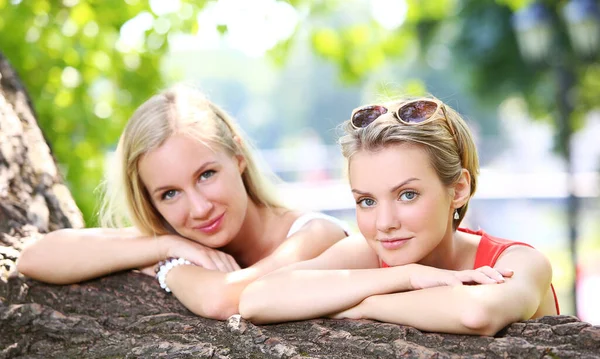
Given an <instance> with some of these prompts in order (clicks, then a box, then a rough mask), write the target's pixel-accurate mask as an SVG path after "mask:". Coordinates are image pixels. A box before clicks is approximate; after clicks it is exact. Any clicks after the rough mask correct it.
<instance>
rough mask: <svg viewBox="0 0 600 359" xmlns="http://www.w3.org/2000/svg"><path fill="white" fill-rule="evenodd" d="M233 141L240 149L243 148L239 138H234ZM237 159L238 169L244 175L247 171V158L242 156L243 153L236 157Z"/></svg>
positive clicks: (239, 152)
mask: <svg viewBox="0 0 600 359" xmlns="http://www.w3.org/2000/svg"><path fill="white" fill-rule="evenodd" d="M233 141H234V142H235V143H236V144H237V146H238V148H242V139H241V138H240V137H239V136H233ZM235 158H236V160H237V162H238V169H239V171H240V174H242V173H244V171H245V170H246V157H244V155H242V154H241V151H238V153H237V154H236V155H235Z"/></svg>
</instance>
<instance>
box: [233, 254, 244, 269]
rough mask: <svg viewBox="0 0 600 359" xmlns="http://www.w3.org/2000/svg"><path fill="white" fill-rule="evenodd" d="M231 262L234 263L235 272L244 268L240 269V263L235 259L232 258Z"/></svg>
mask: <svg viewBox="0 0 600 359" xmlns="http://www.w3.org/2000/svg"><path fill="white" fill-rule="evenodd" d="M231 261H232V262H233V270H234V271H236V270H240V269H242V267H240V265H239V264H238V262H237V261H236V260H235V259H234V258H233V257H231Z"/></svg>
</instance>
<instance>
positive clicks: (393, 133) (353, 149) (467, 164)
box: [339, 97, 479, 229]
mask: <svg viewBox="0 0 600 359" xmlns="http://www.w3.org/2000/svg"><path fill="white" fill-rule="evenodd" d="M418 100H426V101H434V102H436V103H437V104H438V109H437V111H436V113H435V114H434V116H435V118H432V119H430V120H427V121H424V122H423V123H419V124H414V125H412V124H411V125H407V124H404V123H401V122H399V121H398V120H397V119H396V118H395V116H396V115H392V114H391V112H392V111H396V110H397V109H399V108H400V107H402V106H403V105H405V104H407V103H409V102H412V101H418ZM384 107H386V108H387V109H388V113H387V114H386V115H385V116H386V118H385V119H384V118H381V119H377V120H376V121H374V122H373V123H371V124H370V125H368V126H366V127H363V128H359V129H355V128H353V126H352V124H351V122H350V120H348V121H346V122H344V123H343V124H342V126H343V129H344V131H345V135H343V136H342V137H340V139H339V144H340V145H341V147H342V154H343V155H344V157H345V158H346V159H348V165H350V159H351V157H352V156H353V155H354V154H355V153H357V152H358V151H361V150H366V151H377V150H380V149H382V148H384V147H386V146H388V145H392V144H400V143H410V144H414V145H417V146H419V147H420V148H423V149H424V150H425V151H426V152H427V153H428V156H429V159H430V162H431V165H432V167H433V168H434V170H435V172H436V173H437V175H438V177H439V179H440V180H441V181H442V183H443V184H444V185H446V186H451V185H453V184H455V183H457V181H458V180H459V178H460V175H461V172H462V169H463V168H464V169H466V170H467V171H469V174H470V175H471V192H470V196H469V199H470V198H471V197H472V196H473V194H475V190H476V189H477V176H478V174H479V159H478V155H477V148H476V147H475V141H474V140H473V136H472V134H471V131H470V130H469V127H468V126H467V124H466V122H465V121H464V120H463V119H462V117H461V116H460V115H459V114H458V113H457V112H456V111H454V110H453V109H452V108H450V107H448V106H447V105H445V104H444V103H443V102H442V101H440V100H438V99H436V98H434V97H423V98H406V99H401V100H396V101H392V102H389V103H387V104H385V105H384ZM392 116H394V118H392ZM444 117H445V118H446V119H444ZM468 205H469V202H468V200H467V203H466V204H465V205H464V206H462V207H461V208H459V209H458V214H459V218H458V219H454V220H453V221H454V222H453V228H454V229H456V228H458V226H459V224H460V222H462V220H463V218H464V217H465V214H466V213H467V208H468Z"/></svg>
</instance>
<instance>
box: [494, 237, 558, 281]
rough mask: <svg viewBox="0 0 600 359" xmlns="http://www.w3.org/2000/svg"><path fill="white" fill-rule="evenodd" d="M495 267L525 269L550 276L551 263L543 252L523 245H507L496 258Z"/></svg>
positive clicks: (532, 272) (534, 273)
mask: <svg viewBox="0 0 600 359" xmlns="http://www.w3.org/2000/svg"><path fill="white" fill-rule="evenodd" d="M495 267H505V268H509V269H513V270H515V271H517V270H521V271H526V272H528V273H531V274H532V275H536V276H543V277H546V276H549V277H550V278H551V277H552V265H551V264H550V261H549V260H548V258H547V257H546V256H545V255H544V253H542V252H540V251H539V250H537V249H535V248H532V247H528V246H524V245H513V246H510V247H508V248H507V249H506V250H505V251H504V252H503V253H502V254H501V255H500V257H499V258H498V261H497V262H496V265H495Z"/></svg>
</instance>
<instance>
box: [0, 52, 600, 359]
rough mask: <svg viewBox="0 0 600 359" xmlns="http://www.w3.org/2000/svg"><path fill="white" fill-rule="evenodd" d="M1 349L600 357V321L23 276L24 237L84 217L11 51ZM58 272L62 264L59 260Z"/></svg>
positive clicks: (115, 278)
mask: <svg viewBox="0 0 600 359" xmlns="http://www.w3.org/2000/svg"><path fill="white" fill-rule="evenodd" d="M0 85H1V86H0V358H13V357H28V358H82V357H89V358H149V357H164V358H187V357H194V358H309V357H312V358H332V359H333V358H344V359H349V358H365V357H373V358H398V357H403V358H459V357H469V358H596V357H598V356H599V355H600V327H597V326H596V327H594V326H591V325H590V324H588V323H585V322H581V321H579V320H578V319H577V318H575V317H569V316H556V317H545V318H542V319H538V320H530V321H526V322H520V323H515V324H513V325H511V326H509V327H508V328H506V329H505V330H504V331H502V332H501V333H500V334H499V335H498V336H496V337H493V338H492V337H474V336H462V335H448V334H436V333H423V332H420V331H418V330H416V329H414V328H410V327H404V326H400V325H393V324H385V323H377V322H372V321H348V320H341V321H340V320H325V319H320V320H311V321H304V322H297V323H288V324H281V325H270V326H254V325H252V324H250V323H247V322H245V321H243V320H240V318H239V316H233V317H231V318H230V319H229V320H228V321H226V322H219V321H214V320H209V319H204V318H199V317H197V316H195V315H193V314H192V313H190V312H189V311H187V310H186V309H185V308H184V307H183V306H182V305H181V304H180V303H179V302H178V301H177V300H176V299H174V298H173V297H172V296H169V295H167V294H166V293H164V292H162V291H161V290H159V288H158V286H157V285H156V284H155V283H154V281H153V280H152V279H151V278H149V277H147V276H144V275H141V274H138V273H132V272H127V273H118V274H115V275H112V276H109V277H105V278H101V279H97V280H94V281H89V282H86V283H81V284H78V285H69V286H54V285H48V284H43V283H40V282H36V281H33V280H29V279H26V278H23V277H22V276H20V275H17V274H16V273H15V272H14V263H15V260H16V258H17V257H18V255H19V251H20V250H21V249H22V246H23V244H24V243H26V242H27V241H28V240H32V239H34V238H36V237H38V236H39V235H40V233H44V232H46V231H48V230H53V229H56V228H62V227H81V226H82V220H81V215H80V213H79V211H78V209H77V207H76V206H75V203H74V201H73V199H72V198H71V195H70V193H69V191H68V190H67V189H66V188H65V186H64V185H63V184H62V181H61V178H60V176H59V174H58V171H57V169H56V165H55V162H54V160H53V158H52V156H51V153H50V150H49V148H48V146H47V144H46V142H45V141H44V138H43V136H42V134H41V132H40V130H39V129H38V127H37V125H36V121H35V118H34V115H33V113H32V110H31V106H30V103H29V101H28V97H27V95H26V94H25V92H24V90H23V88H22V87H21V85H20V84H19V81H18V79H17V78H16V76H15V74H14V73H13V71H12V70H11V69H10V67H9V66H8V64H7V63H6V61H5V60H4V58H3V57H1V55H0ZM49 270H51V268H49Z"/></svg>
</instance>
